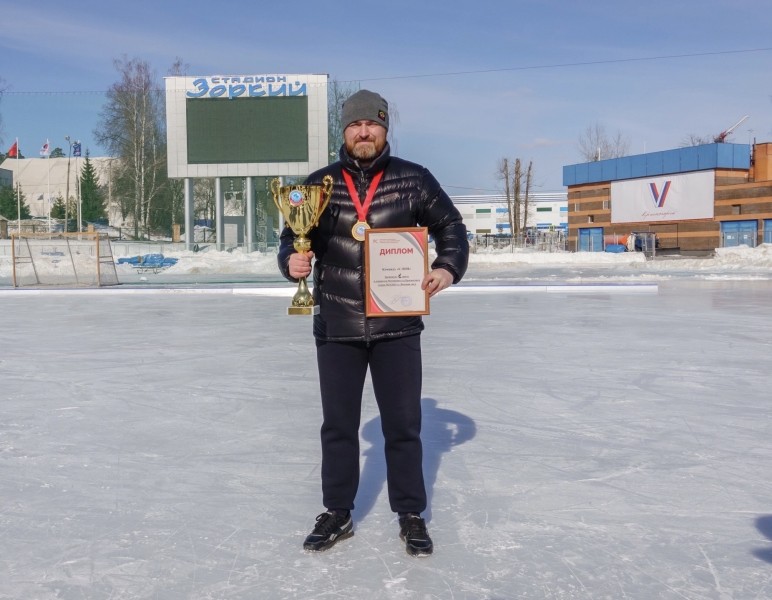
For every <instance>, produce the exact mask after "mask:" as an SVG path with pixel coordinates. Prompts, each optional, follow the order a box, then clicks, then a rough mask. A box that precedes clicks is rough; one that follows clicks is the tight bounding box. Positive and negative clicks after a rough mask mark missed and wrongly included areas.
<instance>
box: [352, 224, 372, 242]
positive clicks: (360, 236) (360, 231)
mask: <svg viewBox="0 0 772 600" xmlns="http://www.w3.org/2000/svg"><path fill="white" fill-rule="evenodd" d="M367 229H370V226H369V225H368V224H367V222H366V221H357V222H356V223H354V226H353V227H352V228H351V235H352V236H353V237H354V239H355V240H357V241H358V242H364V241H365V230H367Z"/></svg>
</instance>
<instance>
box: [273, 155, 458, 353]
mask: <svg viewBox="0 0 772 600" xmlns="http://www.w3.org/2000/svg"><path fill="white" fill-rule="evenodd" d="M340 159H341V160H340V161H339V162H336V163H334V164H332V165H330V166H328V167H325V168H323V169H320V170H319V171H316V172H315V173H312V174H311V175H309V177H308V178H307V180H306V183H308V184H321V183H322V178H323V177H324V176H325V175H332V178H333V188H332V197H331V198H330V204H329V206H328V207H327V209H326V210H325V211H324V213H323V214H322V217H321V219H320V220H319V226H318V227H316V228H314V229H313V230H312V231H311V233H310V234H309V236H308V237H309V239H310V240H311V249H312V250H313V252H314V255H315V257H316V261H315V263H314V272H313V284H314V285H313V295H314V301H315V302H316V303H317V304H319V307H320V311H319V314H318V315H316V316H315V317H314V336H315V337H316V338H317V339H320V340H328V341H333V340H334V341H370V340H377V339H382V338H388V337H400V336H405V335H414V334H416V333H419V332H420V331H421V330H423V327H424V326H423V322H422V320H421V317H420V316H409V317H401V316H400V317H377V318H367V317H365V309H364V295H365V277H364V243H362V242H359V241H357V240H355V239H354V238H353V237H352V235H351V228H352V227H353V226H354V223H356V221H357V214H356V208H355V207H354V203H353V202H352V200H351V198H350V196H349V193H348V189H347V187H346V183H345V181H344V179H343V175H342V172H341V168H346V170H347V171H349V172H350V173H351V176H352V178H353V180H354V185H355V186H356V187H357V189H358V190H359V197H360V198H361V199H362V201H364V198H365V195H366V193H367V188H368V186H369V185H370V182H371V180H372V178H373V176H375V175H376V174H377V173H378V172H379V171H384V173H383V178H382V179H381V182H380V184H379V185H378V189H377V190H376V193H375V197H374V198H373V202H372V204H371V205H370V210H369V211H368V213H367V222H368V223H369V224H370V227H372V228H378V229H381V228H386V227H415V226H419V227H428V229H429V233H430V234H431V235H432V236H433V237H434V241H435V248H436V251H437V258H436V260H434V261H433V262H432V265H431V268H432V269H436V268H440V267H441V268H443V269H447V270H448V271H450V273H452V274H453V283H457V282H458V281H459V280H460V279H461V277H463V275H464V273H465V272H466V267H467V262H468V260H469V243H468V241H467V237H466V227H465V226H464V224H463V222H462V220H461V215H460V213H459V212H458V209H456V207H455V206H454V205H453V202H452V201H451V200H450V198H449V197H448V195H447V194H446V193H445V192H444V191H443V190H442V188H441V187H440V184H439V182H438V181H437V180H436V179H435V178H434V177H433V176H432V174H431V173H429V171H428V170H427V169H425V168H424V167H422V166H420V165H417V164H415V163H411V162H408V161H406V160H402V159H400V158H397V157H392V156H391V155H390V152H389V146H388V144H387V145H386V147H385V148H384V151H383V152H382V153H381V155H380V156H379V157H378V158H377V159H376V160H375V161H374V162H373V164H372V165H370V166H369V167H367V168H365V169H362V168H360V166H359V164H358V163H357V162H356V161H355V160H354V159H352V158H351V157H350V156H349V155H348V153H347V152H346V150H345V147H343V148H341V151H340ZM294 238H295V234H294V233H293V232H292V230H291V229H290V228H289V227H285V228H284V230H283V232H282V234H281V247H280V249H279V268H280V269H281V272H282V274H283V275H284V277H286V278H287V279H290V280H292V281H295V280H294V279H292V278H291V277H290V276H289V257H290V255H291V254H292V253H293V252H294V251H295V250H294V249H293V247H292V242H293V240H294Z"/></svg>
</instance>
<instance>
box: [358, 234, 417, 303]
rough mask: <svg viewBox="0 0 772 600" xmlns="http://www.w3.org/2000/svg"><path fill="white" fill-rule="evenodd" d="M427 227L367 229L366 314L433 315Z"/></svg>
mask: <svg viewBox="0 0 772 600" xmlns="http://www.w3.org/2000/svg"><path fill="white" fill-rule="evenodd" d="M428 239H429V232H428V230H427V229H426V227H404V228H395V229H368V230H366V231H365V280H366V285H365V315H366V316H368V317H393V316H406V315H428V314H429V292H428V291H426V290H422V289H421V282H422V281H423V278H424V276H425V275H426V273H428V270H429V263H428V252H427V250H428Z"/></svg>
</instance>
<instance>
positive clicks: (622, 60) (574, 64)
mask: <svg viewBox="0 0 772 600" xmlns="http://www.w3.org/2000/svg"><path fill="white" fill-rule="evenodd" d="M769 51H772V48H749V49H745V50H717V51H715V52H694V53H689V54H664V55H661V56H643V57H637V58H611V59H607V60H592V61H583V62H571V63H554V64H545V65H527V66H520V67H502V68H500V69H480V70H471V71H449V72H446V73H425V74H417V75H394V76H393V77H372V78H368V79H356V80H352V82H353V81H387V80H391V79H417V78H423V77H454V76H457V75H478V74H485V73H503V72H507V71H529V70H538V69H559V68H565V67H586V66H592V65H607V64H614V63H631V62H644V61H654V60H673V59H677V58H695V57H700V56H721V55H728V54H747V53H750V52H769ZM343 83H350V82H343Z"/></svg>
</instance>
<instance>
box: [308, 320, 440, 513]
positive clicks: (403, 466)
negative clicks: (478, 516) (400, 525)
mask: <svg viewBox="0 0 772 600" xmlns="http://www.w3.org/2000/svg"><path fill="white" fill-rule="evenodd" d="M316 356H317V362H318V365H319V382H320V386H321V392H322V413H323V423H322V430H321V437H322V494H323V498H322V500H323V504H324V506H325V507H326V508H328V509H334V508H337V509H349V510H351V509H353V508H354V498H355V496H356V493H357V487H358V486H359V425H360V419H361V411H362V391H363V389H364V383H365V376H366V374H367V369H368V367H369V368H370V378H371V379H372V382H373V391H374V392H375V399H376V402H377V403H378V410H379V411H380V415H381V428H382V430H383V436H384V445H385V453H386V482H387V486H388V491H389V504H390V506H391V509H392V510H393V511H394V512H416V513H420V512H422V511H424V510H425V509H426V489H425V487H424V477H423V466H422V460H423V449H422V446H421V373H422V372H421V336H420V335H412V336H407V337H401V338H396V339H389V340H381V341H377V342H371V343H370V344H369V345H366V344H365V343H359V342H321V341H317V343H316Z"/></svg>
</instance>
